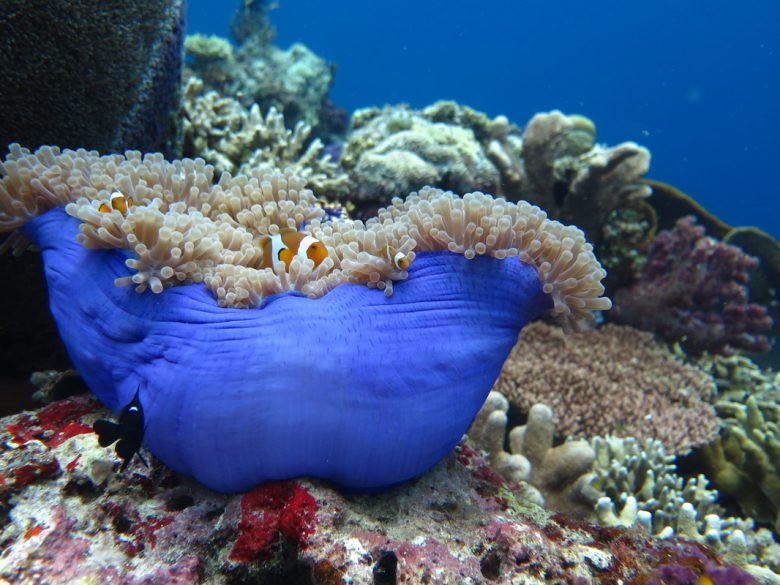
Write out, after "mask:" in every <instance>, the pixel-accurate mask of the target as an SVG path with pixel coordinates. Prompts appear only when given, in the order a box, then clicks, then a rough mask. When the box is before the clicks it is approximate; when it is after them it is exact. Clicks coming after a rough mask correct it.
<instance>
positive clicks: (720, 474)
mask: <svg viewBox="0 0 780 585" xmlns="http://www.w3.org/2000/svg"><path fill="white" fill-rule="evenodd" d="M778 399H780V389H778V388H777V387H775V388H773V389H772V390H771V391H769V392H759V393H757V394H752V395H751V394H750V393H749V391H748V392H743V393H742V395H741V396H739V395H737V394H736V393H732V395H731V396H730V397H729V398H724V399H722V400H719V401H718V402H717V403H716V407H717V409H718V414H720V416H721V417H723V419H724V429H723V431H722V432H721V435H720V437H719V438H718V440H717V441H716V442H715V443H713V444H712V445H709V446H707V447H706V448H705V449H704V452H703V454H704V459H705V462H706V465H707V468H708V477H710V478H711V479H712V482H713V484H714V485H715V486H716V487H717V488H718V490H719V491H720V492H721V493H722V494H724V495H726V496H729V497H732V498H734V499H735V500H736V501H737V502H738V503H739V506H740V508H741V510H742V512H743V513H744V514H746V515H748V516H750V517H751V518H754V519H755V520H756V522H759V523H766V524H769V525H771V526H772V527H773V529H774V530H775V532H776V533H778V532H780V513H779V511H780V487H778V486H780V439H779V438H778V437H779V436H780V428H779V427H778V425H780V406H778V404H780V402H778Z"/></svg>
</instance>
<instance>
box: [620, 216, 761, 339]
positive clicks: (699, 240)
mask: <svg viewBox="0 0 780 585" xmlns="http://www.w3.org/2000/svg"><path fill="white" fill-rule="evenodd" d="M756 264H757V260H756V259H755V258H754V257H752V256H749V255H748V254H745V253H744V252H743V251H742V250H741V249H740V248H737V247H736V246H731V245H729V244H724V243H722V242H719V241H717V240H715V239H714V238H711V237H708V236H706V235H705V233H704V228H703V227H702V226H699V225H697V224H696V221H695V219H694V218H693V216H687V217H684V218H682V219H680V220H678V221H677V223H676V225H675V227H674V229H672V230H664V231H661V232H659V233H658V234H657V235H656V237H655V240H654V241H653V243H652V245H651V247H650V250H649V251H648V254H647V260H646V262H645V264H644V267H643V268H642V271H641V273H640V274H639V277H638V279H637V282H636V283H635V284H633V285H632V286H631V287H629V288H623V289H621V290H619V291H618V292H617V294H616V295H615V311H614V312H613V314H612V315H611V316H612V318H613V319H615V320H617V321H618V322H621V323H626V324H629V325H633V326H634V327H638V328H640V329H644V330H646V331H652V332H653V333H655V334H656V335H658V336H659V337H662V338H663V339H666V340H667V341H679V342H680V344H681V345H682V347H683V348H684V349H685V350H686V351H687V352H688V353H692V354H700V353H702V352H704V351H708V352H711V353H725V354H728V353H733V352H734V351H736V350H746V351H752V352H763V351H766V350H767V349H768V348H769V339H768V338H767V336H766V333H768V332H769V330H770V329H771V327H772V319H771V317H769V315H768V314H767V309H766V307H764V306H762V305H758V304H755V303H749V302H748V293H749V288H748V282H749V280H750V273H751V271H752V270H753V269H754V268H755V267H756Z"/></svg>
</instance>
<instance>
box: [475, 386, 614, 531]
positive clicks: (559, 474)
mask: <svg viewBox="0 0 780 585" xmlns="http://www.w3.org/2000/svg"><path fill="white" fill-rule="evenodd" d="M508 408H509V403H508V402H507V400H506V398H504V396H502V395H501V393H499V392H495V391H492V392H491V393H490V394H489V395H488V398H487V400H486V401H485V404H484V405H483V406H482V408H481V409H480V411H479V413H478V414H477V416H476V418H475V419H474V423H473V424H472V425H471V428H470V429H469V431H468V436H469V438H470V439H471V440H472V441H474V443H475V445H476V446H477V448H479V449H481V450H482V451H485V452H487V454H488V461H489V462H490V464H491V465H492V466H493V467H494V469H495V470H496V471H498V472H499V473H501V475H503V476H504V477H505V478H506V479H508V480H509V481H511V482H528V484H530V485H531V486H533V489H534V490H535V491H536V492H537V493H536V494H535V495H531V494H528V493H527V494H526V495H529V496H530V497H531V498H532V499H534V500H536V502H537V503H539V504H540V505H544V506H546V507H547V509H549V510H555V511H560V512H567V513H571V514H574V515H575V516H579V517H589V516H590V513H591V511H592V509H593V505H594V504H595V502H596V498H597V496H598V494H597V493H596V491H595V490H593V489H592V488H591V487H590V482H591V480H592V479H593V476H592V475H591V474H590V469H591V466H592V465H593V460H594V458H595V454H594V451H593V449H592V448H591V447H590V445H588V443H587V442H586V441H569V442H566V443H563V444H562V445H558V446H557V447H553V438H554V436H555V422H554V420H553V415H552V411H551V410H550V408H549V407H547V406H545V405H544V404H536V405H534V406H533V407H532V408H531V411H530V412H529V413H528V422H527V424H525V425H521V426H517V427H514V428H513V429H512V430H511V431H509V433H508V437H509V452H507V451H505V450H504V442H505V441H506V439H507V415H506V413H507V410H508ZM526 492H528V489H527V488H526Z"/></svg>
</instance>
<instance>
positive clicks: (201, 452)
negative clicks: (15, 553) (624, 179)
mask: <svg viewBox="0 0 780 585" xmlns="http://www.w3.org/2000/svg"><path fill="white" fill-rule="evenodd" d="M0 170H1V171H2V174H3V181H2V183H1V184H0V186H1V188H0V209H1V210H2V215H0V225H2V227H3V228H4V229H14V228H19V227H21V228H22V234H23V235H24V236H25V237H27V238H30V239H32V240H33V241H35V242H36V243H37V244H38V245H39V247H40V248H41V249H42V250H43V255H44V262H45V265H46V273H47V279H48V284H49V294H50V306H51V308H52V312H53V314H54V315H55V319H56V320H57V322H58V325H59V328H60V331H61V334H62V337H63V340H64V342H65V344H66V346H67V347H68V350H69V354H70V356H71V358H72V360H73V362H74V366H75V367H76V369H77V370H78V371H79V373H80V374H81V376H82V377H83V379H84V380H85V381H86V383H87V385H88V386H89V387H90V389H91V390H92V391H93V392H94V393H96V395H97V396H98V397H99V398H100V399H101V401H103V402H104V403H105V404H107V405H108V406H110V407H112V408H114V409H118V408H121V407H123V406H124V405H125V404H127V403H128V402H129V401H130V399H131V398H132V397H133V396H135V394H136V392H137V391H138V389H139V387H140V393H139V397H140V401H141V403H142V404H143V407H144V413H145V415H146V421H147V424H146V427H145V441H146V445H147V446H148V447H149V449H150V450H151V451H152V452H153V453H154V454H155V455H157V456H158V457H159V458H160V459H162V460H163V461H165V462H166V463H167V464H168V465H170V466H171V467H172V468H173V469H176V470H177V471H180V472H183V473H187V474H191V475H193V476H195V477H197V478H198V479H199V480H200V481H202V482H203V483H204V484H206V485H209V486H210V487H213V488H216V489H219V490H223V491H239V490H244V489H248V488H250V487H252V486H254V485H256V484H258V483H260V482H262V481H265V480H269V479H284V478H290V477H298V476H300V475H305V474H310V475H315V476H318V477H322V478H328V479H331V480H333V481H335V482H337V483H340V484H342V485H346V486H349V487H352V488H362V489H369V488H374V489H376V488H384V487H388V486H390V485H393V484H395V483H398V482H402V481H405V480H408V479H410V478H411V477H414V476H415V475H418V474H419V473H422V472H423V471H425V470H426V469H428V468H429V467H430V466H431V465H433V464H434V463H435V462H436V461H438V460H439V459H440V458H441V457H443V456H444V455H445V454H446V453H448V452H449V451H450V450H451V449H452V448H453V447H454V446H455V444H456V443H457V442H458V440H459V439H460V437H461V436H462V434H463V432H464V431H465V430H466V428H467V427H468V424H469V423H470V422H471V420H472V419H473V417H474V415H475V414H476V412H477V411H478V409H479V406H480V405H481V404H482V402H483V401H484V398H485V396H486V395H487V392H488V391H489V389H490V385H491V384H492V383H493V381H494V380H495V378H496V376H497V375H498V372H499V370H500V367H501V364H502V363H503V361H504V359H505V357H506V356H507V354H508V353H509V350H510V349H511V347H512V345H513V344H514V342H515V340H516V338H517V333H518V331H519V329H520V328H521V327H522V326H523V325H524V324H525V323H526V322H528V321H529V320H530V319H532V318H534V317H535V316H537V315H539V314H541V313H543V312H545V311H547V310H550V309H551V310H552V313H553V314H554V315H557V316H558V318H559V319H561V320H562V322H564V323H565V324H566V325H567V326H569V327H575V326H577V325H578V323H579V321H581V320H583V319H588V318H590V317H592V311H593V310H603V309H607V308H609V306H610V303H609V300H608V299H605V298H603V297H602V296H601V295H602V294H603V287H602V286H601V284H600V280H601V278H603V277H604V271H603V270H602V269H601V268H600V266H599V265H598V263H597V261H596V260H595V257H594V255H593V251H592V248H591V247H590V245H589V244H587V243H586V242H585V240H584V237H583V235H582V232H580V231H579V230H577V229H576V228H573V227H565V226H563V225H562V224H560V223H558V222H551V221H548V220H547V219H546V216H545V215H544V213H543V212H542V211H541V210H539V209H538V208H536V207H533V206H531V205H529V204H525V203H519V204H514V203H509V202H506V201H503V200H496V199H494V198H492V197H490V196H488V195H484V194H482V193H472V194H467V195H466V196H464V197H462V198H461V197H457V196H455V195H453V194H451V193H444V192H441V191H438V190H435V189H426V190H422V191H420V192H419V193H416V194H412V195H410V196H409V197H407V199H405V200H401V199H397V200H394V201H393V204H392V205H391V206H389V207H388V208H386V209H385V210H382V211H381V212H380V213H379V215H378V216H377V217H376V218H375V219H374V220H371V221H369V222H366V223H362V222H353V221H349V220H335V219H334V220H329V219H328V217H327V214H326V212H325V211H324V210H323V209H321V208H320V207H318V206H316V198H315V196H314V194H313V193H311V191H309V190H307V189H306V188H305V182H304V181H303V180H302V179H301V178H299V177H295V176H293V175H289V174H287V175H281V174H262V173H256V174H253V175H249V176H238V177H235V178H233V177H231V176H230V175H228V174H223V175H222V177H221V178H220V180H219V181H218V182H217V183H216V184H214V183H213V182H212V178H213V168H211V167H210V166H208V165H206V164H205V163H204V161H202V160H198V161H192V160H183V161H175V162H173V163H168V162H166V161H164V160H163V159H162V157H161V156H159V155H147V156H145V157H141V156H140V155H139V154H138V153H127V154H126V155H125V156H121V155H111V156H104V157H100V156H99V155H98V154H97V153H94V152H86V151H78V152H73V151H65V152H59V151H58V150H57V149H54V148H42V149H40V150H39V151H38V152H37V153H35V154H33V153H30V152H29V151H25V150H24V149H21V148H19V147H18V146H14V147H12V153H11V155H10V156H9V158H8V159H7V160H6V161H5V162H4V163H3V165H2V167H1V168H0ZM116 191H120V192H121V193H123V194H125V195H126V196H127V197H131V198H132V200H133V202H134V204H133V205H131V206H130V207H129V209H128V210H127V212H126V215H123V214H122V213H121V212H120V211H118V210H114V211H111V212H101V211H100V208H101V204H102V203H104V202H106V201H107V200H108V199H109V197H111V196H112V194H114V193H115V192H116ZM63 204H67V207H66V210H67V213H66V212H65V211H63V210H62V209H57V208H56V207H58V206H62V205H63ZM51 208H54V209H51ZM282 228H294V229H296V230H300V229H305V231H306V233H308V234H309V235H311V236H313V237H315V238H317V239H318V240H320V242H321V243H322V244H323V245H324V246H325V247H326V248H327V250H328V257H327V258H326V259H325V260H324V261H322V262H321V263H320V264H319V265H318V266H317V267H316V268H315V267H314V263H313V262H312V261H310V260H302V259H300V258H298V257H296V258H295V259H294V260H293V261H292V262H291V263H290V267H289V271H288V270H287V268H286V266H285V264H284V263H283V262H277V263H276V264H274V266H273V268H263V267H262V266H263V264H262V262H263V259H262V248H261V247H260V246H259V245H258V242H259V241H260V240H261V239H262V238H263V237H264V236H268V235H273V234H275V233H278V231H279V230H280V229H282ZM77 234H78V239H77V238H76V235H77ZM82 244H83V245H82ZM391 247H392V248H393V249H395V250H397V251H400V252H402V253H404V254H405V255H406V256H407V259H408V261H409V263H411V265H410V266H409V267H408V270H407V269H406V267H405V266H404V267H400V266H398V265H396V264H393V263H392V262H391V257H388V254H387V253H386V250H387V249H389V248H391ZM128 268H129V269H130V270H128ZM117 285H119V286H117ZM123 285H133V286H134V288H135V290H133V287H131V286H123ZM432 340H435V343H432ZM380 421H391V423H392V424H378V423H379V422H380ZM236 454H243V455H242V456H239V457H237V456H236Z"/></svg>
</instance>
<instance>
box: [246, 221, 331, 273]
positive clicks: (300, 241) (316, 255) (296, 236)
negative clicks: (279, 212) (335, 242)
mask: <svg viewBox="0 0 780 585" xmlns="http://www.w3.org/2000/svg"><path fill="white" fill-rule="evenodd" d="M260 247H261V248H262V249H263V264H262V266H263V268H273V265H274V264H275V263H277V262H279V261H282V262H284V266H285V268H286V269H287V270H289V269H290V262H292V259H293V258H295V257H296V256H298V257H299V258H300V259H301V260H306V259H307V258H308V259H309V260H313V261H314V266H315V267H317V266H319V265H320V264H321V263H322V261H323V260H325V258H327V257H328V249H327V248H326V247H325V244H323V243H322V242H320V241H319V240H318V239H317V238H315V237H314V236H310V235H309V234H305V233H303V232H299V231H297V230H296V229H295V228H284V229H282V230H279V233H278V234H276V235H273V236H264V237H262V238H261V239H260Z"/></svg>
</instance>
